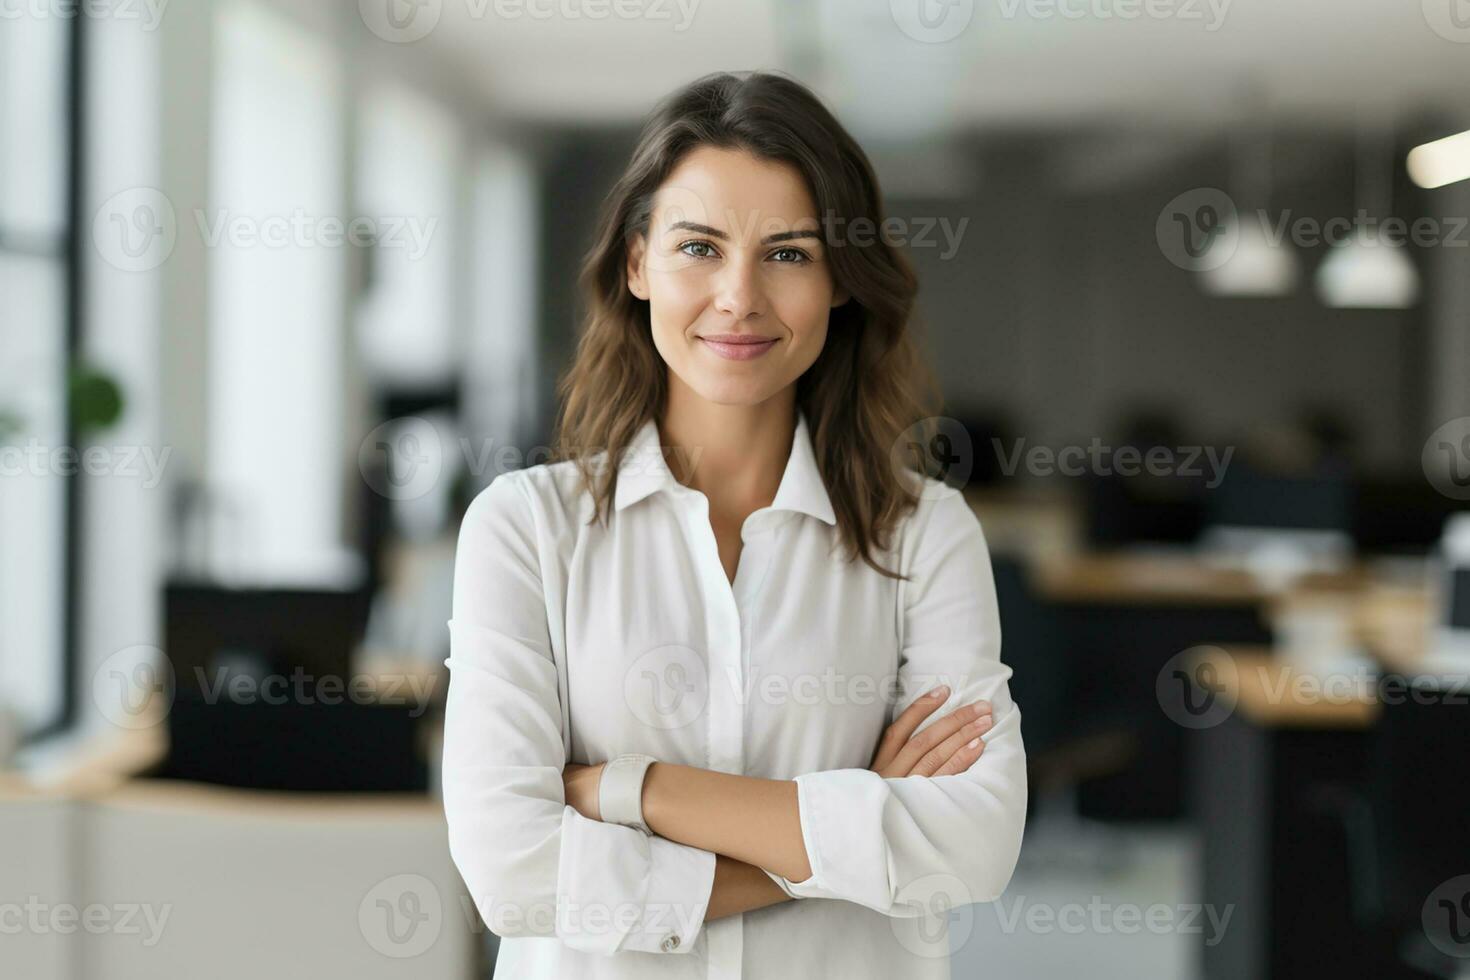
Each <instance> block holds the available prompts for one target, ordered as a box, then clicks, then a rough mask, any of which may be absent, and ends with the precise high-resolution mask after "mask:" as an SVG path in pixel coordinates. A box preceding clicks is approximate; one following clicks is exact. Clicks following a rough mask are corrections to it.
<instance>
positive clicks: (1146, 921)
mask: <svg viewBox="0 0 1470 980" xmlns="http://www.w3.org/2000/svg"><path fill="white" fill-rule="evenodd" d="M1196 853H1197V846H1196V843H1195V840H1194V838H1193V836H1192V834H1191V833H1190V832H1189V831H1188V830H1186V829H1174V828H1162V827H1156V828H1149V827H1139V826H1136V825H1135V826H1129V827H1115V826H1111V825H1102V824H1096V823H1089V822H1086V821H1080V820H1078V819H1077V818H1076V817H1074V816H1070V815H1062V816H1059V817H1057V818H1055V819H1047V818H1041V819H1038V820H1037V822H1036V823H1035V824H1034V825H1033V827H1032V828H1028V830H1027V836H1026V842H1025V845H1024V848H1023V851H1022V856H1021V863H1020V864H1019V865H1018V867H1017V869H1016V873H1015V876H1014V877H1013V878H1012V879H1011V884H1010V886H1009V887H1008V888H1007V889H1006V893H1005V894H1004V895H1002V896H1001V898H1000V900H999V901H997V902H991V903H988V904H985V905H971V906H968V907H967V908H966V909H963V910H959V911H956V912H954V913H952V914H951V923H950V942H951V948H952V957H953V958H952V960H951V971H952V975H953V977H954V980H982V978H983V980H1033V978H1052V977H1056V978H1068V980H1077V978H1084V980H1113V978H1117V980H1138V978H1140V977H1147V978H1149V980H1196V978H1197V977H1198V976H1199V970H1198V966H1197V964H1198V960H1199V956H1198V950H1199V948H1200V947H1201V946H1202V945H1203V944H1204V943H1205V942H1206V941H1208V940H1209V939H1210V937H1212V936H1217V935H1219V934H1220V933H1221V932H1222V931H1223V930H1225V929H1228V928H1229V918H1228V916H1229V910H1215V909H1206V908H1202V907H1201V906H1200V905H1199V899H1198V897H1197V896H1198V894H1199V890H1198V887H1197V886H1196V878H1197V870H1196V869H1197V859H1196Z"/></svg>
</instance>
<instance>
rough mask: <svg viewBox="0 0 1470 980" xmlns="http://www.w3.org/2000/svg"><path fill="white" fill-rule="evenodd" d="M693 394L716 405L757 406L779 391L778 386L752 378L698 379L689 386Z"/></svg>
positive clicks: (779, 387)
mask: <svg viewBox="0 0 1470 980" xmlns="http://www.w3.org/2000/svg"><path fill="white" fill-rule="evenodd" d="M690 387H691V388H693V389H694V391H695V393H696V394H698V395H699V397H700V398H703V399H704V400H705V401H707V402H713V403H715V404H716V405H759V404H760V403H761V402H763V401H765V400H766V399H768V398H770V397H771V396H772V395H774V394H775V393H776V392H777V391H779V390H781V386H780V385H772V384H769V383H762V382H761V381H759V380H757V379H754V378H708V377H706V378H699V379H697V380H696V382H695V383H694V384H692V385H690Z"/></svg>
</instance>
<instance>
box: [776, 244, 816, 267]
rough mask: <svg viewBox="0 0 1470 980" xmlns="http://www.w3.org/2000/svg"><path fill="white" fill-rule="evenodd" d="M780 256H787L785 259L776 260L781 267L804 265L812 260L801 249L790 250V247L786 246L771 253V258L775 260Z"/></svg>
mask: <svg viewBox="0 0 1470 980" xmlns="http://www.w3.org/2000/svg"><path fill="white" fill-rule="evenodd" d="M780 255H785V256H787V258H784V259H777V262H779V263H780V264H783V265H804V264H806V263H807V262H810V261H811V260H812V258H811V256H810V255H807V254H806V253H805V252H803V251H802V250H801V249H799V248H792V247H790V246H787V247H786V248H778V249H776V251H774V252H772V253H771V257H772V258H776V257H777V256H780Z"/></svg>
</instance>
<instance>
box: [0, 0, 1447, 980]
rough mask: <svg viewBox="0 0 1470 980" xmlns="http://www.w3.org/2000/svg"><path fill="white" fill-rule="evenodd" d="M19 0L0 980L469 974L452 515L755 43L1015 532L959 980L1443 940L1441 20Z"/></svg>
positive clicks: (499, 459) (3, 315)
mask: <svg viewBox="0 0 1470 980" xmlns="http://www.w3.org/2000/svg"><path fill="white" fill-rule="evenodd" d="M0 13H3V19H0V297H3V303H0V352H3V353H0V460H3V463H4V469H3V475H0V855H3V859H0V867H3V868H4V871H3V872H0V889H3V890H0V924H3V925H5V928H4V929H0V933H3V934H0V962H3V964H4V973H5V975H6V976H16V977H26V978H37V980H41V978H45V980H51V978H56V980H72V978H77V980H81V978H92V977H103V976H106V977H109V978H126V977H145V976H146V977H149V978H166V977H185V976H193V975H197V974H198V973H199V971H201V970H204V971H207V972H209V973H210V974H211V975H214V976H221V977H246V976H261V975H265V974H266V973H267V972H274V971H278V970H279V969H280V968H281V965H282V964H287V963H289V964H291V966H292V968H293V969H294V970H295V971H296V972H300V973H302V974H305V973H307V972H310V973H311V974H312V975H314V976H322V977H326V976H343V977H349V976H350V977H354V978H356V977H377V976H384V977H387V976H410V975H411V976H415V977H420V978H422V977H457V978H458V977H470V976H487V975H488V974H489V971H490V970H491V969H492V965H493V959H494V952H495V937H494V936H493V935H492V934H491V933H490V932H489V931H488V930H487V929H486V928H485V927H484V926H483V925H482V924H480V923H479V922H478V920H477V919H476V917H475V913H474V909H473V906H472V904H471V903H470V902H469V899H468V896H467V895H466V894H465V891H464V887H463V885H462V884H461V883H460V881H459V879H458V877H457V875H456V873H455V871H454V868H453V865H452V863H451V862H450V860H449V856H448V852H447V847H446V844H445V840H444V827H443V819H442V813H441V812H440V811H439V807H438V804H437V802H436V796H435V794H436V772H435V767H436V760H437V755H438V744H437V742H436V738H437V734H436V720H437V718H438V716H439V711H440V704H441V702H442V698H443V694H444V688H445V685H446V683H447V680H446V678H445V677H444V676H443V672H442V661H443V659H444V657H445V656H446V655H447V652H448V650H447V642H448V632H447V629H446V628H445V626H444V623H445V620H447V618H448V615H449V600H450V588H451V576H452V563H453V547H454V536H455V533H456V531H457V528H458V521H459V517H460V515H461V513H462V511H463V508H464V506H465V505H466V503H467V502H468V501H469V500H470V499H471V498H472V497H473V496H474V494H475V493H476V492H478V490H480V489H481V488H483V487H484V486H486V485H487V484H488V483H489V482H490V481H491V480H492V479H493V478H494V477H495V476H496V475H497V474H498V473H500V472H503V471H505V470H506V469H510V468H514V467H518V466H521V465H527V464H533V463H535V462H537V461H538V459H543V458H544V454H545V448H544V447H545V446H546V445H547V444H548V442H549V439H550V429H551V421H552V418H553V413H554V409H555V387H554V386H555V381H556V378H557V376H558V374H559V372H560V371H561V370H562V368H563V367H564V366H565V365H566V363H567V358H568V356H569V353H570V351H571V348H572V345H573V343H574V339H575V332H576V328H577V323H578V305H577V297H576V294H575V289H574V280H575V275H576V271H577V268H578V263H579V260H580V258H581V255H582V253H583V251H584V250H585V249H586V247H587V246H588V245H589V234H590V230H591V228H592V224H593V221H594V218H595V215H596V212H597V208H598V206H599V203H600V202H601V200H602V198H603V196H604V194H605V193H606V191H607V190H608V188H609V186H610V184H611V182H612V181H613V180H614V179H615V177H616V175H617V174H618V173H619V171H620V168H621V167H622V165H623V164H624V163H625V161H626V159H627V154H628V152H629V150H630V149H631V147H632V145H633V141H634V138H635V136H636V132H637V127H638V125H639V122H640V120H641V118H642V116H643V115H644V113H646V112H647V111H648V110H649V109H650V108H651V107H652V105H653V104H654V102H655V101H656V100H657V99H658V98H659V97H661V96H662V95H664V94H665V93H667V92H669V91H670V90H672V89H674V88H675V87H677V86H679V85H681V84H683V83H685V82H687V81H689V80H691V79H693V78H695V77H697V76H699V75H701V74H704V73H707V72H709V71H713V70H717V69H729V70H741V69H751V68H769V69H780V70H784V71H787V72H790V73H791V74H793V75H795V76H796V77H798V78H800V79H801V80H803V81H804V82H806V83H808V84H810V85H811V86H813V87H814V88H815V90H816V91H817V92H818V93H819V94H820V95H821V96H822V97H823V98H824V99H826V100H827V101H828V103H829V105H831V106H832V107H833V109H834V110H835V111H836V112H837V114H838V116H839V118H840V119H842V120H843V122H844V123H845V124H846V125H847V126H848V127H849V128H850V129H851V130H852V131H853V133H854V134H855V135H856V136H857V138H858V139H859V141H860V142H861V143H862V144H863V146H864V147H865V148H866V149H867V150H868V152H869V153H870V155H871V157H872V159H873V161H874V164H875V166H876V168H877V170H878V173H879V176H880V179H881V180H882V182H883V186H884V191H885V194H886V196H887V201H886V203H887V206H888V210H889V212H890V214H892V215H894V216H895V217H896V218H899V219H901V221H900V222H899V223H898V225H897V227H899V228H900V229H901V230H900V232H899V235H900V236H901V237H902V238H903V239H904V243H905V245H906V247H907V249H908V254H909V256H910V258H911V259H912V261H913V262H914V264H915V265H916V267H917V268H918V271H919V273H920V276H921V282H922V289H921V294H920V320H921V323H920V325H921V327H922V330H923V336H924V341H925V345H926V347H927V350H928V353H929V355H930V357H931V359H932V361H933V362H934V364H935V365H936V366H937V369H938V374H939V380H940V382H941V385H942V389H943V394H944V397H945V408H944V417H943V419H942V420H940V422H939V423H938V424H939V429H940V432H939V435H938V436H936V437H934V438H928V437H925V439H923V440H921V441H919V442H918V443H917V450H918V452H919V454H920V456H921V457H922V458H923V462H924V463H925V465H926V466H928V467H929V468H930V469H931V471H932V472H935V473H936V474H938V475H942V476H944V477H945V478H946V479H948V480H949V481H950V482H951V483H953V484H955V485H957V486H963V487H964V488H965V492H966V493H967V494H968V495H969V498H970V500H971V502H972V503H973V505H974V507H975V508H976V511H977V513H979V515H980V516H981V519H982V521H983V523H984V526H985V529H986V533H987V537H988V539H989V542H990V545H991V549H992V552H993V558H994V562H995V570H996V581H997V589H998V591H999V595H1000V599H1001V603H1002V620H1003V625H1004V630H1005V642H1004V649H1003V658H1004V659H1005V660H1006V661H1007V662H1008V663H1009V664H1010V665H1011V666H1012V668H1013V669H1014V671H1015V676H1014V678H1013V681H1012V692H1013V694H1014V695H1015V698H1016V700H1017V702H1018V704H1019V705H1020V707H1021V709H1022V711H1023V716H1024V719H1025V723H1024V728H1023V731H1024V735H1025V738H1026V742H1027V747H1028V754H1029V756H1030V759H1031V796H1032V807H1031V809H1032V812H1031V814H1030V818H1029V819H1030V822H1029V825H1028V831H1027V843H1026V847H1025V851H1024V853H1023V856H1022V860H1021V865H1020V867H1019V868H1018V870H1017V873H1016V876H1015V879H1014V880H1013V882H1012V884H1011V887H1010V888H1009V889H1008V891H1007V893H1006V895H1005V896H1004V897H1003V898H1002V899H1001V901H999V902H996V903H990V904H987V905H975V906H969V907H966V908H960V909H956V910H954V911H952V912H951V913H950V919H951V936H952V941H953V954H952V957H953V970H954V975H955V976H956V977H1016V978H1021V977H1069V976H1076V975H1078V974H1079V973H1083V972H1085V973H1086V975H1088V976H1090V977H1096V978H1102V977H1137V976H1147V977H1178V978H1194V977H1209V978H1214V980H1223V978H1264V977H1303V976H1310V977H1321V976H1375V977H1388V976H1403V977H1420V976H1426V977H1427V976H1455V975H1457V971H1458V975H1464V973H1465V971H1466V969H1467V966H1470V877H1465V876H1467V875H1470V844H1467V841H1470V837H1467V836H1466V834H1465V833H1464V827H1463V819H1464V816H1465V815H1466V813H1470V808H1467V806H1466V804H1467V799H1466V794H1467V787H1470V778H1467V777H1470V772H1467V763H1466V752H1465V748H1466V746H1467V744H1470V724H1467V721H1470V717H1467V712H1470V709H1467V708H1466V707H1465V705H1464V694H1465V693H1466V691H1465V690H1464V684H1463V680H1464V678H1465V676H1466V675H1467V673H1470V667H1467V666H1466V665H1467V657H1470V654H1467V650H1470V642H1467V639H1466V638H1467V635H1470V572H1465V571H1457V569H1458V568H1462V567H1470V554H1467V553H1470V546H1467V543H1466V535H1467V533H1470V532H1467V530H1466V526H1465V523H1464V521H1465V517H1464V512H1465V510H1466V509H1467V508H1470V504H1467V501H1470V229H1467V228H1466V216H1467V215H1470V179H1467V178H1470V146H1467V144H1470V135H1465V136H1460V137H1458V138H1456V134H1460V133H1463V132H1465V131H1466V130H1470V111H1467V110H1466V107H1465V101H1464V97H1463V93H1464V92H1465V91H1466V90H1467V86H1470V6H1467V5H1466V4H1465V3H1464V0H1423V2H1422V3H1420V2H1412V0H1411V2H1406V3H1394V4H1389V3H1383V2H1380V0H1331V2H1328V0H1289V2H1288V0H1233V2H1232V0H1216V2H1214V3H1208V2H1203V0H1172V2H1168V0H1160V2H1156V3H1143V4H1136V3H1128V2H1126V0H1055V2H1043V0H1014V2H1007V0H983V2H982V0H975V2H971V0H952V2H947V3H941V2H937V0H893V2H891V3H890V2H888V0H826V2H821V0H811V2H800V0H742V2H738V3H737V2H733V0H685V2H684V3H675V2H654V0H646V2H633V3H628V4H597V3H594V2H592V0H581V2H573V0H568V2H566V3H561V2H558V3H550V2H546V3H537V2H535V0H526V2H525V3H516V4H509V3H495V2H484V3H476V2H470V0H412V2H410V0H361V2H360V3H355V2H352V0H326V2H315V0H314V2H308V0H188V2H182V0H181V2H177V3H168V2H166V0H152V2H148V0H95V2H87V3H72V2H69V0H11V2H5V3H0ZM1386 219H1396V220H1397V222H1398V224H1397V226H1395V225H1394V223H1393V222H1388V221H1386ZM293 677H294V678H297V679H298V680H299V679H301V678H305V681H303V682H302V683H305V684H307V685H308V686H306V687H304V688H302V687H297V688H295V689H294V690H295V692H296V693H294V694H289V695H286V696H284V697H276V698H274V699H271V698H268V697H266V696H265V695H266V694H268V693H270V692H272V691H275V692H277V693H279V692H280V691H282V690H284V688H283V687H282V686H281V685H284V684H286V683H288V682H290V679H291V678H293ZM332 678H335V679H337V680H339V681H343V682H344V683H343V685H342V687H339V688H337V689H336V690H335V695H334V693H333V691H330V690H326V689H324V688H323V687H322V686H321V684H320V682H321V681H322V680H323V679H332ZM205 679H208V683H207V684H206V680H205ZM346 682H352V683H356V684H358V687H356V688H355V689H354V690H353V692H352V693H350V695H344V691H343V689H342V688H343V687H346V686H347V683H346ZM272 684H274V685H276V686H275V687H273V686H272ZM210 685H214V686H213V687H211V686H210ZM313 685H315V686H313ZM303 690H304V691H305V693H301V692H302V691H303ZM210 691H213V693H214V696H212V697H211V696H209V693H210ZM1456 692H1458V694H1459V695H1460V696H1459V697H1456V696H1455V694H1456ZM268 702H270V703H268ZM276 702H279V703H276ZM13 923H22V925H21V926H20V927H19V928H11V927H10V926H11V924H13ZM94 927H95V928H94Z"/></svg>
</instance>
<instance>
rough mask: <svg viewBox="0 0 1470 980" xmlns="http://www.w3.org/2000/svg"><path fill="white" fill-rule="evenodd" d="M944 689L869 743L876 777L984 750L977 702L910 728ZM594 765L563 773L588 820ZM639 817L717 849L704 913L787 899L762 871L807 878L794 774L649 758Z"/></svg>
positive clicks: (927, 769)
mask: <svg viewBox="0 0 1470 980" xmlns="http://www.w3.org/2000/svg"><path fill="white" fill-rule="evenodd" d="M947 693H948V691H947V690H945V689H943V688H940V689H937V690H936V691H935V692H932V693H931V696H928V697H921V698H918V699H917V700H915V701H914V702H913V704H911V705H910V706H909V707H908V708H907V709H906V710H905V711H904V712H903V713H902V714H900V715H899V717H898V718H897V719H896V720H895V721H894V723H893V724H892V725H891V726H889V728H888V730H887V732H886V733H885V735H884V739H883V742H882V743H881V744H880V745H879V747H878V751H877V753H876V754H875V756H874V759H873V766H872V771H874V772H877V773H879V774H880V775H883V776H908V775H914V776H926V777H929V776H942V775H950V774H952V773H959V772H964V771H965V770H967V769H968V768H969V767H970V765H971V764H972V763H974V762H975V760H977V759H978V758H979V757H980V754H981V753H982V752H984V750H985V742H984V741H983V740H981V739H980V736H981V735H983V734H984V733H985V732H986V731H988V730H989V729H990V727H991V725H992V724H993V723H994V719H993V715H992V713H991V708H990V705H989V704H988V703H986V702H983V701H981V702H976V703H974V704H970V705H966V706H964V707H962V708H959V709H958V710H956V711H953V712H950V713H949V714H947V715H945V716H943V717H942V718H939V719H938V720H937V721H935V722H934V723H933V724H931V725H929V726H928V727H926V728H925V729H924V731H922V732H918V733H917V734H916V733H915V732H916V729H917V728H918V726H919V725H920V724H922V723H923V721H924V720H925V719H926V718H928V717H929V716H930V715H931V714H933V713H934V711H935V710H936V709H938V708H939V706H940V705H941V704H943V703H944V696H945V695H946V694H947ZM933 694H937V695H938V696H933ZM601 773H602V766H601V765H596V766H581V765H575V764H574V765H569V766H567V767H566V769H565V770H564V771H563V777H562V780H563V783H564V784H565V787H566V801H567V803H568V805H570V806H573V807H575V808H576V809H577V811H578V812H579V813H581V814H582V815H583V816H585V817H588V818H590V819H593V820H597V819H600V815H599V813H598V808H597V798H598V781H599V778H600V776H601ZM643 819H644V822H645V823H647V824H648V826H649V829H650V830H652V831H653V832H654V833H656V834H658V835H659V836H660V837H664V838H667V839H668V840H671V841H675V842H676V843H679V844H686V845H688V846H690V847H697V848H700V849H702V850H706V851H712V852H714V854H715V855H716V860H715V877H714V885H713V888H712V889H711V893H710V900H709V910H708V911H707V913H706V915H705V918H706V920H709V919H718V918H721V917H722V916H726V915H736V914H738V913H741V912H748V911H750V910H752V909H758V908H764V907H765V906H767V905H774V904H776V903H778V902H783V901H786V900H788V899H789V898H791V897H793V896H791V895H788V894H787V893H786V892H785V891H784V890H783V889H782V888H781V886H780V885H778V884H777V883H776V882H775V880H774V879H773V878H772V877H771V876H770V875H768V874H767V873H766V871H765V870H763V869H769V870H770V871H772V872H774V873H776V874H778V875H781V876H782V877H784V878H786V879H788V880H790V881H793V882H797V883H801V882H806V881H808V880H809V879H810V878H811V876H812V866H811V861H810V858H809V857H808V855H807V850H806V844H805V842H804V840H803V835H802V828H801V814H800V806H799V803H798V789H797V783H796V782H795V781H794V780H785V779H761V778H758V777H751V776H737V775H732V774H730V773H724V772H716V771H714V770H709V769H699V768H696V767H693V766H682V765H676V764H673V763H666V762H655V763H654V764H653V765H651V766H650V767H649V769H648V775H647V776H646V777H645V778H644V782H643Z"/></svg>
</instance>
